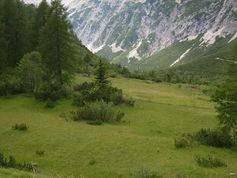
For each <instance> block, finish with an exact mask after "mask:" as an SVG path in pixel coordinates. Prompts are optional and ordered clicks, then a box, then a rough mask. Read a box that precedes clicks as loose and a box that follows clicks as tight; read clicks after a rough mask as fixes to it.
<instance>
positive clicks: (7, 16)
mask: <svg viewBox="0 0 237 178" xmlns="http://www.w3.org/2000/svg"><path fill="white" fill-rule="evenodd" d="M16 11H17V8H16V3H15V1H14V0H4V1H3V4H2V12H1V14H2V23H3V25H4V31H3V38H4V39H5V40H6V49H5V52H6V59H7V63H8V66H11V67H14V66H15V64H16V58H17V52H16V30H17V26H16V21H17V17H16Z"/></svg>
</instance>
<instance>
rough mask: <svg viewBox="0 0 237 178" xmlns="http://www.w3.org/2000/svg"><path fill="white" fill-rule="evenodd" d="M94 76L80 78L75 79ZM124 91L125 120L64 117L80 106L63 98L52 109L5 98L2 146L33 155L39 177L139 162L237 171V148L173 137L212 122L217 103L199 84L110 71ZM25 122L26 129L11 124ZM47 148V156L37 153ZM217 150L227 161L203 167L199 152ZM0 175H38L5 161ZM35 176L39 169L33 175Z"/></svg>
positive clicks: (117, 175) (205, 176)
mask: <svg viewBox="0 0 237 178" xmlns="http://www.w3.org/2000/svg"><path fill="white" fill-rule="evenodd" d="M85 80H89V79H88V78H85V77H79V78H77V82H83V81H85ZM112 83H113V85H114V86H117V87H119V88H122V89H123V90H124V92H125V94H126V95H127V96H131V97H133V98H134V99H136V106H135V107H134V108H131V107H126V106H120V107H118V109H120V110H121V111H123V112H125V113H126V115H125V118H124V121H123V122H121V123H113V124H104V125H102V126H92V125H88V124H86V123H84V122H73V121H70V119H68V118H65V117H62V116H60V115H62V113H66V114H67V115H68V113H69V112H70V111H72V110H76V109H77V108H76V107H75V106H73V105H72V101H71V100H62V101H60V102H59V103H58V105H57V107H56V108H54V109H46V108H44V104H43V103H39V102H38V101H36V100H35V99H34V98H33V97H32V96H25V95H21V96H14V97H11V98H0V151H2V152H4V153H5V154H7V155H9V154H11V155H13V156H15V157H16V159H17V161H19V162H24V161H27V162H30V161H33V162H36V163H37V164H38V167H39V173H38V174H39V176H38V177H39V178H41V177H82V178H128V177H133V175H134V172H136V171H137V170H139V169H150V170H154V171H157V172H159V173H160V174H161V175H163V177H164V178H176V176H177V175H186V176H187V177H188V178H200V177H202V178H223V177H226V174H228V173H230V172H237V161H236V160H237V151H236V150H229V149H220V148H213V147H208V146H200V145H196V146H194V147H192V148H186V149H176V148H175V146H174V139H175V138H176V137H177V136H180V135H182V134H183V133H188V132H194V131H197V130H199V129H200V128H208V127H214V126H215V125H216V123H217V122H216V113H215V110H214V104H213V103H211V102H210V101H209V98H208V97H207V96H205V95H203V94H202V92H201V88H200V87H192V86H189V85H182V86H181V87H180V86H179V85H171V84H166V83H160V84H156V83H151V82H148V81H139V80H133V79H123V78H117V79H112ZM16 123H26V124H27V125H28V126H29V130H28V131H26V132H20V131H14V130H12V129H11V127H12V125H14V124H16ZM37 150H44V151H45V154H44V155H43V156H38V155H37V154H36V151H37ZM208 153H211V154H214V155H215V156H216V157H218V158H221V159H222V160H224V161H225V162H226V163H227V164H228V166H227V167H225V168H214V169H210V168H201V167H199V166H198V165H197V164H196V162H195V156H196V155H207V154H208ZM0 177H3V178H5V177H6V178H8V177H23V178H26V177H33V174H31V173H26V172H21V171H17V170H12V169H10V170H6V169H0ZM36 177H37V176H36Z"/></svg>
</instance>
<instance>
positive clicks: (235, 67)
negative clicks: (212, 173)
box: [213, 48, 237, 136]
mask: <svg viewBox="0 0 237 178" xmlns="http://www.w3.org/2000/svg"><path fill="white" fill-rule="evenodd" d="M236 51H237V48H236ZM213 100H214V101H215V102H216V103H217V107H216V109H217V112H218V120H219V123H220V125H221V126H222V127H223V128H224V130H225V131H226V132H228V133H230V134H231V135H232V136H237V64H234V63H233V64H231V65H229V68H228V73H227V78H226V80H225V81H224V83H223V84H221V85H220V86H219V87H218V89H217V91H216V92H215V94H214V96H213Z"/></svg>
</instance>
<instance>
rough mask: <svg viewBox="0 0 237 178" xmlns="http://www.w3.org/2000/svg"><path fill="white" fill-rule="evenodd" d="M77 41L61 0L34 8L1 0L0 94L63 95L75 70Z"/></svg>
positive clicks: (44, 97)
mask: <svg viewBox="0 0 237 178" xmlns="http://www.w3.org/2000/svg"><path fill="white" fill-rule="evenodd" d="M76 42H77V39H76V37H75V35H74V34H73V32H72V28H71V24H70V22H69V21H68V18H67V9H66V8H65V7H64V6H63V5H62V3H61V0H53V1H52V2H51V4H48V3H47V2H46V0H42V2H41V3H40V4H39V6H38V7H37V8H36V7H35V6H33V5H26V4H24V3H23V2H22V1H20V0H0V77H1V81H0V94H1V95H6V94H15V93H18V92H22V91H30V92H35V94H36V96H38V97H39V98H42V99H48V98H51V99H56V98H54V97H55V96H56V95H57V96H59V95H62V92H63V91H62V89H63V88H65V86H66V85H67V84H68V83H69V82H70V75H71V74H72V73H73V72H74V71H75V56H76V50H75V43H76ZM51 93H54V95H55V96H49V95H52V94H51Z"/></svg>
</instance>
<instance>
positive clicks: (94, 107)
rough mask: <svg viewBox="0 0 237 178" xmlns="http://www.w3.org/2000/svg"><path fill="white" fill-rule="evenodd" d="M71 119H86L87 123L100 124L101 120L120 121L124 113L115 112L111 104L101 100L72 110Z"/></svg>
mask: <svg viewBox="0 0 237 178" xmlns="http://www.w3.org/2000/svg"><path fill="white" fill-rule="evenodd" d="M72 117H73V120H75V121H80V120H85V121H88V123H89V124H93V125H100V124H102V123H103V122H111V121H121V120H122V118H123V117H124V113H121V112H120V111H119V112H115V111H114V110H113V109H112V106H111V104H108V103H105V102H103V101H100V102H95V103H91V104H86V105H85V106H84V107H83V108H80V109H79V110H78V111H76V112H72Z"/></svg>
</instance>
